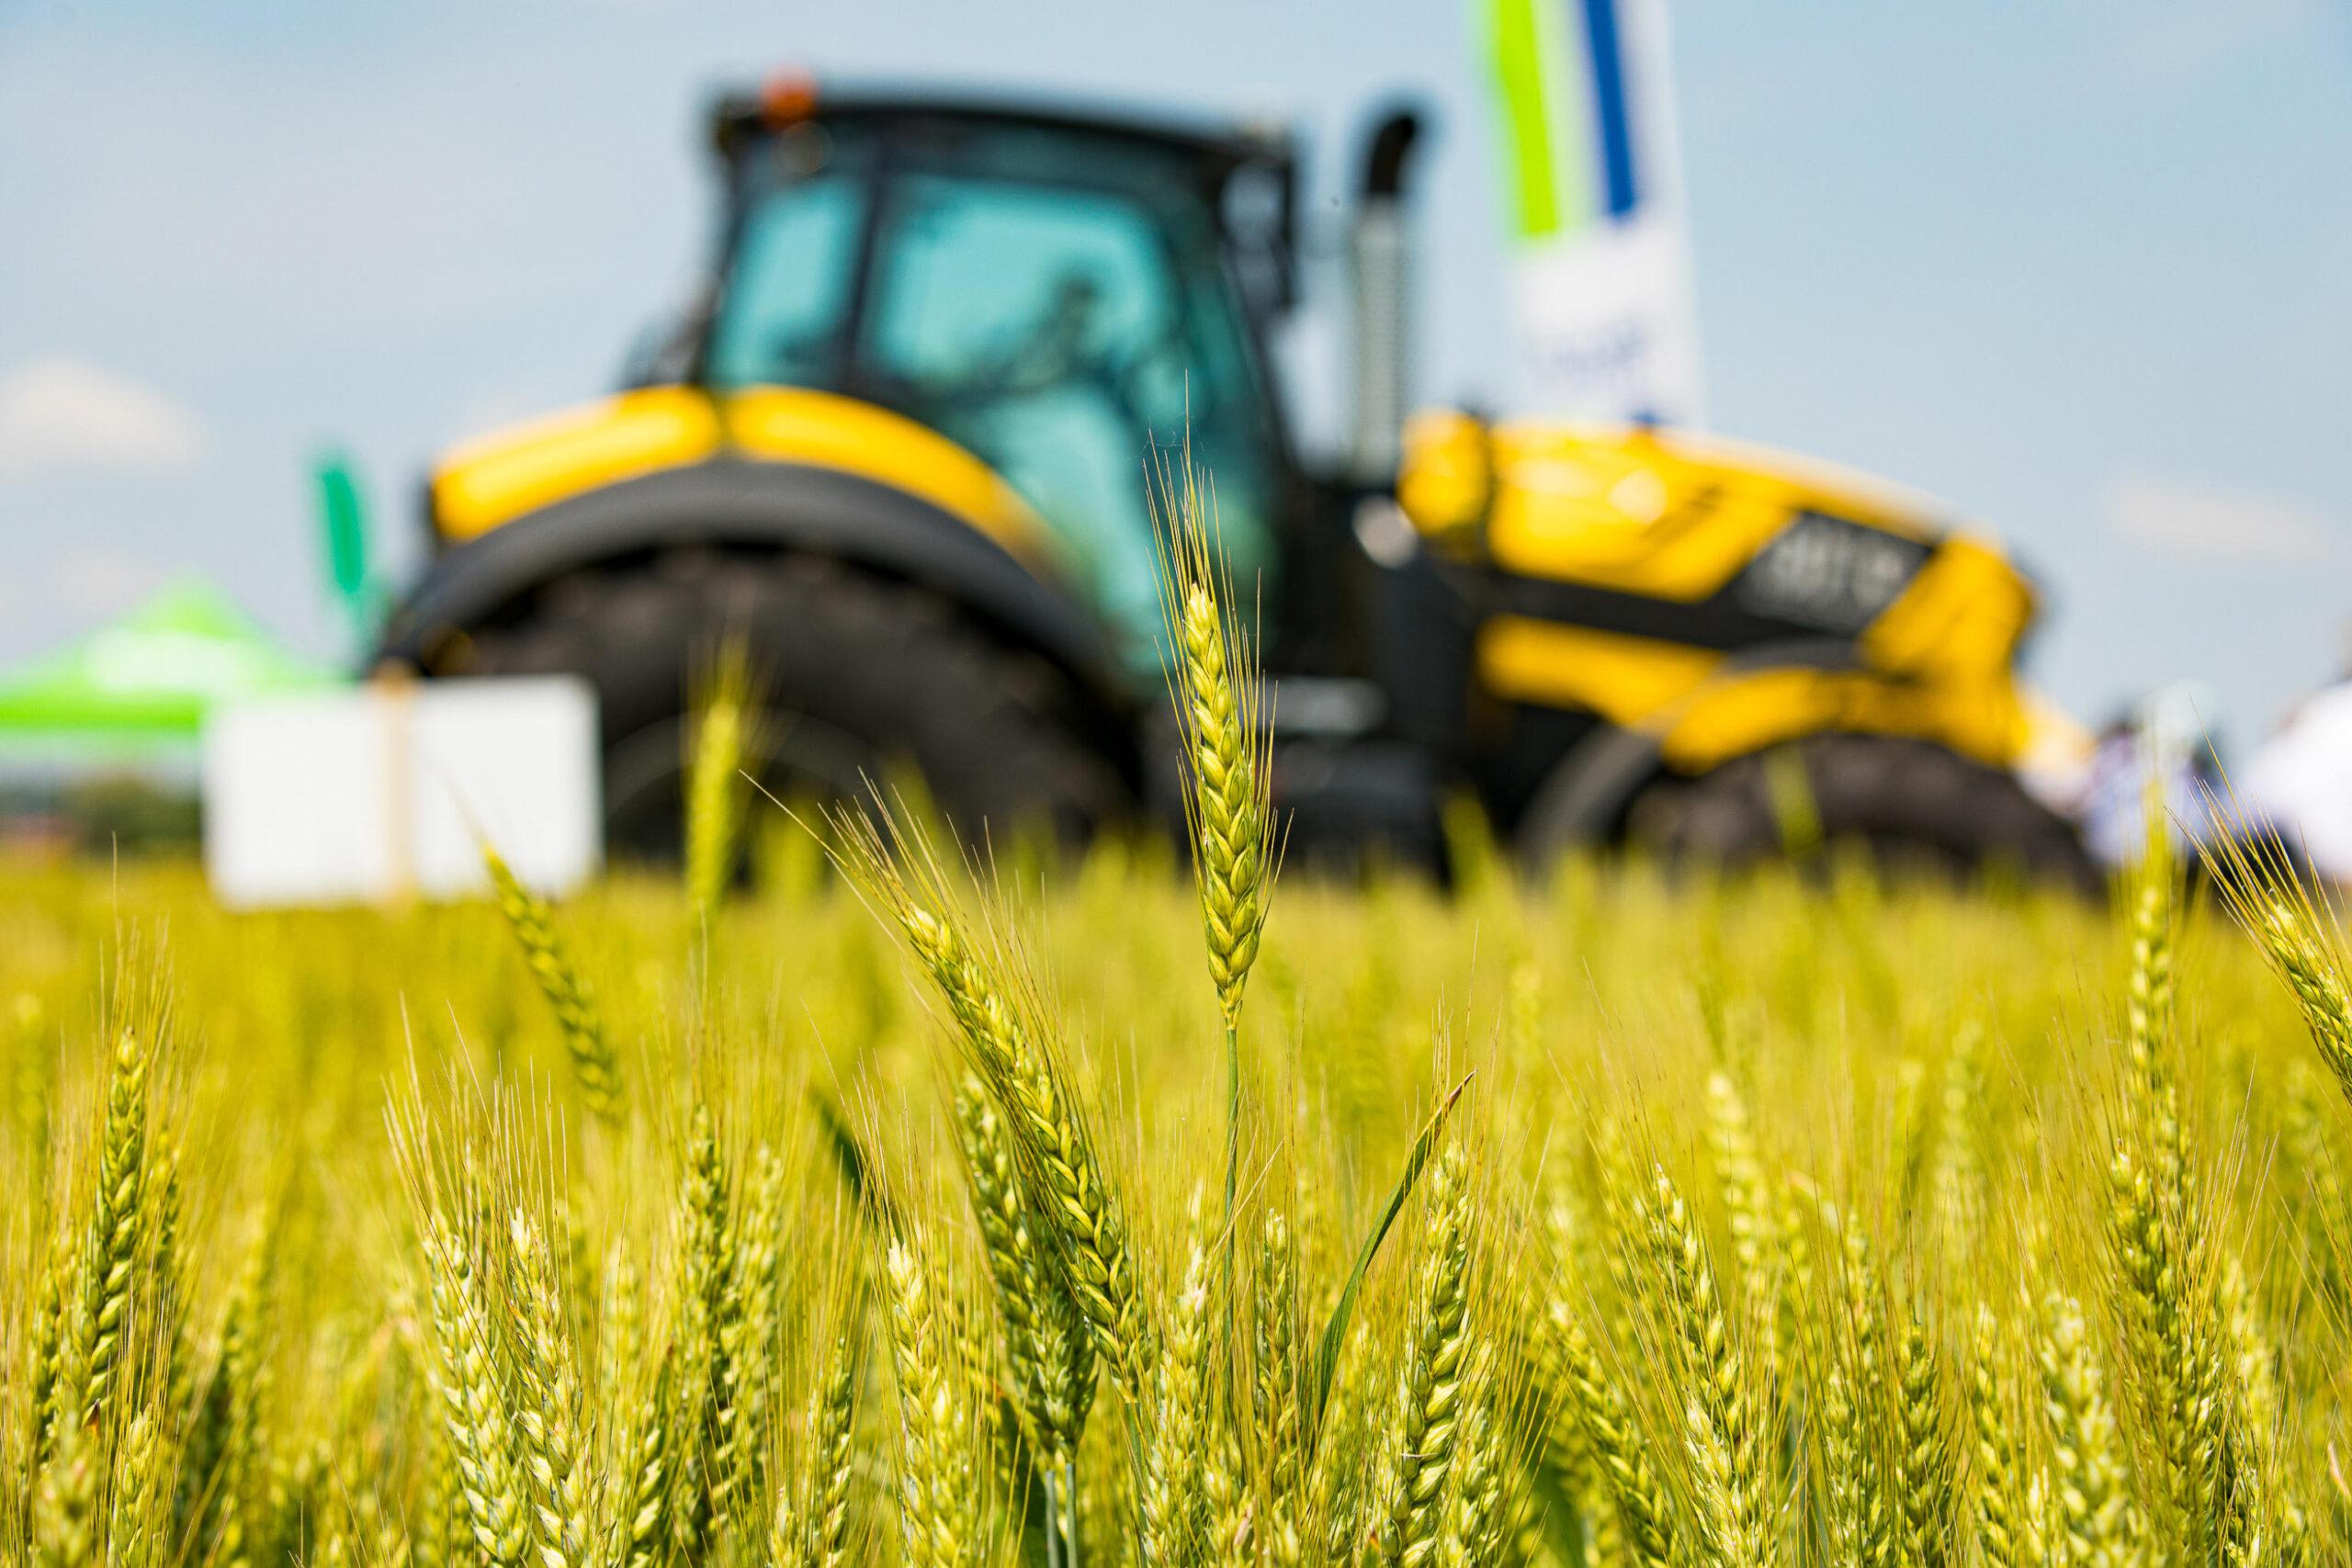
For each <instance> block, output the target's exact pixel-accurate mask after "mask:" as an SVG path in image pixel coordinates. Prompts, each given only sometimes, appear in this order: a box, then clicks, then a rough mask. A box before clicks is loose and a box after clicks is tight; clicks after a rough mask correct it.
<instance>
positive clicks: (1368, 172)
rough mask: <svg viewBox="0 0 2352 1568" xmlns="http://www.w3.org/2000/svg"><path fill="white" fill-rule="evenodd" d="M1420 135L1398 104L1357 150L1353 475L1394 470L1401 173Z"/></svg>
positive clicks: (1401, 303)
mask: <svg viewBox="0 0 2352 1568" xmlns="http://www.w3.org/2000/svg"><path fill="white" fill-rule="evenodd" d="M1420 136H1421V116H1420V114H1419V111H1418V110H1415V109H1410V108H1405V109H1398V110H1397V111H1395V112H1394V113H1391V114H1389V115H1388V116H1386V117H1385V118H1383V119H1382V120H1381V121H1380V122H1379V124H1378V125H1377V126H1376V127H1374V130H1373V133H1372V139H1371V141H1370V143H1369V145H1367V147H1366V148H1365V151H1364V161H1363V190H1362V192H1361V193H1360V194H1359V196H1358V198H1357V204H1356V215H1355V225H1354V232H1353V233H1352V234H1351V237H1350V242H1349V247H1348V248H1349V255H1350V260H1351V264H1352V265H1353V268H1354V274H1355V314H1356V320H1355V355H1356V362H1355V382H1356V388H1355V392H1356V397H1355V443H1354V447H1355V449H1354V452H1353V453H1352V455H1351V460H1350V463H1349V470H1350V472H1351V475H1352V476H1353V477H1354V478H1355V479H1357V481H1358V482H1360V483H1363V484H1380V483H1384V482H1385V481H1386V480H1388V479H1391V478H1393V477H1394V476H1395V474H1396V472H1397V459H1398V456H1399V453H1400V451H1401V449H1402V448H1401V442H1402V437H1403V432H1404V425H1405V414H1406V412H1407V406H1408V404H1407V400H1408V397H1409V396H1410V394H1411V389H1410V387H1409V386H1408V384H1407V364H1408V354H1409V352H1410V346H1411V344H1410V339H1411V334H1412V300H1411V299H1410V297H1409V296H1410V290H1411V287H1412V277H1411V272H1412V267H1411V258H1410V254H1409V252H1410V243H1409V236H1408V233H1407V231H1406V213H1405V173H1406V165H1407V164H1408V163H1409V162H1410V161H1411V159H1412V154H1413V148H1414V145H1415V144H1416V143H1417V142H1419V140H1420Z"/></svg>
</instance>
